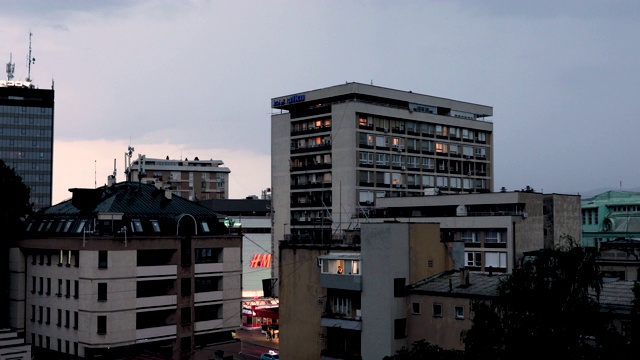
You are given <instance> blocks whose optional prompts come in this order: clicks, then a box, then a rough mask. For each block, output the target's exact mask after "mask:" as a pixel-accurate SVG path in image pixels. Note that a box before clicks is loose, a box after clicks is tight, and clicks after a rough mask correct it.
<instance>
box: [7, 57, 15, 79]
mask: <svg viewBox="0 0 640 360" xmlns="http://www.w3.org/2000/svg"><path fill="white" fill-rule="evenodd" d="M12 58H13V54H11V53H9V62H8V63H7V80H9V81H11V80H13V72H14V71H15V70H16V64H14V63H12V62H11V60H12Z"/></svg>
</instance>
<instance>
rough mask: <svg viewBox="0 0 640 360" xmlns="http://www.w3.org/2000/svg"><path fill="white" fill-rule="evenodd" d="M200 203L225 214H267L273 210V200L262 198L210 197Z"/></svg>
mask: <svg viewBox="0 0 640 360" xmlns="http://www.w3.org/2000/svg"><path fill="white" fill-rule="evenodd" d="M199 203H200V204H201V205H203V206H205V207H207V208H209V209H212V210H213V211H215V212H218V213H221V214H225V215H231V216H233V215H246V216H266V215H267V214H268V213H269V212H270V211H271V210H270V205H271V200H262V199H209V200H200V201H199Z"/></svg>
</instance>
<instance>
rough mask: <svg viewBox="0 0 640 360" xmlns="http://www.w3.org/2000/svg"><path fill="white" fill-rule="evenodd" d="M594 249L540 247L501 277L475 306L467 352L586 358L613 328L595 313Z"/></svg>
mask: <svg viewBox="0 0 640 360" xmlns="http://www.w3.org/2000/svg"><path fill="white" fill-rule="evenodd" d="M596 258H597V254H596V253H595V252H590V251H587V250H585V249H584V248H581V247H574V248H570V249H568V250H541V251H539V252H537V253H535V254H534V256H529V257H526V258H525V259H524V260H523V262H522V264H521V266H519V267H518V268H516V269H515V270H514V271H513V274H512V275H511V276H509V277H508V278H507V279H506V280H505V281H503V282H502V283H501V284H500V286H499V288H498V297H497V299H496V300H495V301H494V302H493V303H492V304H491V306H488V305H482V306H480V305H479V306H477V308H476V315H475V317H474V323H473V326H472V329H471V330H470V331H468V332H467V336H466V338H465V346H466V350H467V351H466V352H467V354H468V355H469V356H470V357H471V358H478V359H489V358H492V359H515V358H521V357H522V356H523V354H526V355H527V358H529V357H530V358H541V357H550V356H553V357H554V358H564V359H587V358H591V355H593V354H595V352H594V351H595V350H596V349H598V341H599V340H601V339H604V338H606V337H607V336H608V335H610V334H611V332H610V327H609V326H608V324H606V322H605V321H602V320H601V319H602V317H601V316H600V313H599V307H598V303H597V296H599V294H600V291H601V289H602V275H601V274H600V271H599V268H598V266H597V264H596Z"/></svg>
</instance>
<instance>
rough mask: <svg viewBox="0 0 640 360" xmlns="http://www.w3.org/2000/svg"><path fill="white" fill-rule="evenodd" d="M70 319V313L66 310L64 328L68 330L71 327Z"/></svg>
mask: <svg viewBox="0 0 640 360" xmlns="http://www.w3.org/2000/svg"><path fill="white" fill-rule="evenodd" d="M69 318H70V311H69V310H65V311H64V327H66V328H68V327H69Z"/></svg>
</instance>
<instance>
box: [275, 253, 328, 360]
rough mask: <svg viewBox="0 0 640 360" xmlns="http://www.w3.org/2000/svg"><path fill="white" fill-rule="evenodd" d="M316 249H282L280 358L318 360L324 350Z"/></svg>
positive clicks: (321, 290)
mask: <svg viewBox="0 0 640 360" xmlns="http://www.w3.org/2000/svg"><path fill="white" fill-rule="evenodd" d="M324 252H325V251H321V250H318V249H302V248H299V249H289V248H287V249H281V251H280V255H281V258H280V259H281V261H280V276H281V280H280V310H279V312H280V357H281V358H283V359H296V360H307V359H308V360H317V359H319V358H320V352H321V350H322V349H324V345H325V344H324V343H323V342H321V341H318V339H319V337H320V334H323V333H324V329H323V328H322V327H321V326H320V318H321V316H322V313H323V311H324V303H323V302H321V301H319V300H322V299H325V300H326V295H327V293H326V289H323V288H321V287H320V268H319V267H318V260H317V259H318V256H319V255H321V254H322V253H324Z"/></svg>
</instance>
